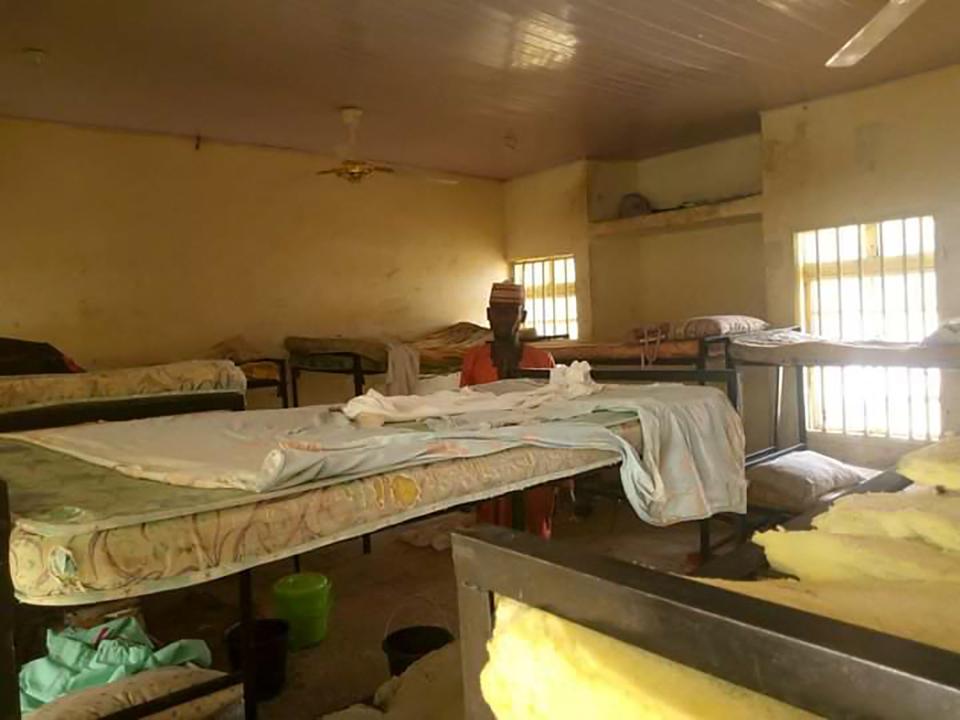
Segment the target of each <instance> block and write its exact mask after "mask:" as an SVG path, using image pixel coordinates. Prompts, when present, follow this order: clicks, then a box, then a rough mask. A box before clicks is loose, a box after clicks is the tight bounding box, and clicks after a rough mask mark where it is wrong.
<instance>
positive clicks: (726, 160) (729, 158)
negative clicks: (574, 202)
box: [588, 133, 762, 221]
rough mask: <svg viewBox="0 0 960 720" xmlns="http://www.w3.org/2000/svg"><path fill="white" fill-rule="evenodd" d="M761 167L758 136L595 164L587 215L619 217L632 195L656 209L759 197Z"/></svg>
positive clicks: (603, 217)
mask: <svg viewBox="0 0 960 720" xmlns="http://www.w3.org/2000/svg"><path fill="white" fill-rule="evenodd" d="M761 163H762V143H761V141H760V135H759V133H757V134H754V135H745V136H743V137H738V138H732V139H730V140H722V141H720V142H715V143H709V144H707V145H699V146H697V147H693V148H687V149H686V150H679V151H677V152H672V153H666V154H664V155H657V156H656V157H651V158H647V159H645V160H624V161H618V162H606V161H604V162H592V163H590V168H589V180H588V184H589V189H590V198H589V213H588V214H589V216H590V220H592V221H597V220H611V219H614V218H616V217H618V209H619V206H620V198H622V197H623V195H624V194H626V193H631V192H637V193H640V194H641V195H643V196H644V197H645V198H646V199H647V200H648V201H649V202H650V205H651V207H653V208H654V209H658V210H662V209H664V208H673V207H678V206H680V205H682V204H683V203H690V202H692V203H703V202H716V201H718V200H725V199H727V198H731V197H738V196H741V195H753V194H756V193H759V192H760V187H761V173H760V167H761Z"/></svg>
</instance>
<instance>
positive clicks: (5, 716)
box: [0, 479, 20, 720]
mask: <svg viewBox="0 0 960 720" xmlns="http://www.w3.org/2000/svg"><path fill="white" fill-rule="evenodd" d="M12 525H13V522H12V520H11V517H10V498H9V496H8V495H7V484H6V483H5V482H4V481H3V480H2V479H0V720H20V683H19V673H18V668H17V653H16V650H15V649H14V646H13V626H14V615H15V613H16V610H17V600H16V598H15V597H14V595H13V581H12V579H11V577H10V531H11V529H12Z"/></svg>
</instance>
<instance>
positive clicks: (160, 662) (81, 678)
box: [20, 617, 212, 712]
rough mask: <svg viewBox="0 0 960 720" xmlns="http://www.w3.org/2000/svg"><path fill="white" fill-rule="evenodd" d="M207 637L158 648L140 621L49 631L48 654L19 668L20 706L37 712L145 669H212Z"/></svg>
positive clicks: (116, 621)
mask: <svg viewBox="0 0 960 720" xmlns="http://www.w3.org/2000/svg"><path fill="white" fill-rule="evenodd" d="M211 662H212V657H211V655H210V648H209V647H207V644H206V643H205V642H203V641H202V640H179V641H177V642H174V643H170V644H169V645H166V646H165V647H163V648H160V649H157V648H155V647H154V645H153V642H152V641H151V640H150V638H149V637H147V634H146V633H145V632H144V631H143V629H142V628H141V627H140V625H139V623H138V622H137V621H136V619H134V618H131V617H127V618H121V619H118V620H111V621H110V622H108V623H104V624H103V625H97V626H95V627H93V628H90V629H81V628H70V627H68V628H66V629H65V630H63V631H62V632H59V633H58V632H53V631H52V630H48V631H47V655H46V657H42V658H39V659H37V660H33V661H31V662H28V663H27V664H26V665H24V666H23V667H22V668H21V669H20V709H21V711H22V712H30V711H31V710H36V709H37V708H38V707H41V706H42V705H44V704H46V703H48V702H52V701H53V700H56V699H57V698H58V697H61V696H63V695H66V694H67V693H70V692H74V691H76V690H82V689H84V688H90V687H96V686H99V685H106V684H108V683H111V682H114V681H115V680H119V679H120V678H125V677H128V676H130V675H135V674H136V673H138V672H140V671H142V670H151V669H154V668H159V667H167V666H173V665H185V664H187V663H193V664H196V665H201V666H203V667H209V666H210V663H211Z"/></svg>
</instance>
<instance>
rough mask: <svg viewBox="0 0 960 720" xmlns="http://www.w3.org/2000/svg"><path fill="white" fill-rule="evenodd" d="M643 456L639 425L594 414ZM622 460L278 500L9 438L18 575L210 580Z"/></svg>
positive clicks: (556, 461)
mask: <svg viewBox="0 0 960 720" xmlns="http://www.w3.org/2000/svg"><path fill="white" fill-rule="evenodd" d="M596 415H597V418H596V421H597V422H602V423H603V424H605V425H608V426H611V427H612V428H613V429H614V430H615V431H616V432H618V433H620V434H621V435H622V436H623V437H624V438H626V439H627V440H628V441H629V442H630V443H631V444H633V445H635V446H636V447H638V449H639V445H640V443H641V440H640V426H639V423H638V422H637V421H636V420H635V419H629V418H630V417H631V416H629V415H624V414H617V413H606V414H601V413H597V414H596ZM618 461H619V456H617V455H616V454H614V453H611V452H607V451H600V450H588V449H543V448H535V447H522V448H516V449H511V450H506V451H503V452H499V453H496V454H493V455H487V456H483V457H475V458H456V459H453V460H445V461H442V462H436V463H432V464H429V465H421V466H417V467H412V468H406V469H403V470H399V471H394V472H388V473H383V474H379V475H373V476H369V477H365V478H361V479H357V480H350V481H347V482H343V483H340V484H336V485H327V486H325V487H320V486H319V485H313V486H311V484H310V483H306V484H302V485H298V486H295V487H293V488H287V489H284V490H277V491H274V492H270V493H261V494H255V493H249V492H244V491H240V490H224V489H197V488H188V487H177V486H171V485H167V484H163V483H157V482H152V481H149V480H143V479H137V478H133V477H128V476H127V475H123V474H121V473H118V472H116V471H115V470H111V469H109V468H105V467H100V466H97V465H92V464H89V463H86V462H84V461H82V460H78V459H75V458H73V457H70V456H68V455H65V454H62V453H58V452H55V451H52V450H48V449H44V448H41V447H38V446H35V445H28V444H25V443H22V442H19V441H14V440H2V441H0V478H3V479H4V481H5V482H6V483H7V485H8V489H9V493H10V506H11V511H12V515H13V528H12V531H11V538H10V560H11V576H12V579H13V584H14V589H15V591H16V594H17V597H18V598H19V599H20V600H21V601H22V602H25V603H28V604H34V605H79V604H86V603H94V602H102V601H106V600H113V599H117V598H123V597H133V596H138V595H146V594H149V593H154V592H159V591H163V590H170V589H174V588H179V587H185V586H189V585H194V584H199V583H203V582H207V581H209V580H213V579H215V578H219V577H223V576H226V575H229V574H232V573H236V572H239V571H241V570H245V569H248V568H251V567H255V566H257V565H262V564H265V563H269V562H272V561H275V560H279V559H282V558H286V557H291V556H293V555H297V554H299V553H303V552H306V551H309V550H313V549H316V548H319V547H323V546H325V545H330V544H333V543H336V542H339V541H341V540H345V539H349V538H352V537H357V536H359V535H362V534H364V533H369V532H373V531H376V530H379V529H382V528H385V527H388V526H391V525H396V524H399V523H402V522H404V521H407V520H411V519H414V518H417V517H421V516H425V515H428V514H430V513H433V512H437V511H440V510H444V509H448V508H452V507H455V506H457V505H460V504H464V503H469V502H474V501H477V500H482V499H486V498H490V497H494V496H497V495H501V494H503V493H507V492H511V491H513V490H519V489H523V488H526V487H530V486H532V485H537V484H540V483H545V482H550V481H553V480H558V479H561V478H564V477H570V476H573V475H576V474H579V473H581V472H588V471H590V470H594V469H598V468H601V467H606V466H612V465H614V464H616V463H617V462H618Z"/></svg>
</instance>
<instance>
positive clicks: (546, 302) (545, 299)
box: [513, 255, 579, 340]
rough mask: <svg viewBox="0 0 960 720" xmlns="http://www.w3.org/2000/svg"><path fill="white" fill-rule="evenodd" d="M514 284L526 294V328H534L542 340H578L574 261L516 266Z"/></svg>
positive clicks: (547, 260) (559, 259) (528, 262)
mask: <svg viewBox="0 0 960 720" xmlns="http://www.w3.org/2000/svg"><path fill="white" fill-rule="evenodd" d="M513 281H514V282H516V283H518V284H520V285H523V289H524V291H525V292H526V296H527V305H526V307H527V322H526V327H528V328H534V329H535V330H536V331H537V335H538V336H539V337H569V338H570V339H571V340H576V339H577V337H578V335H579V325H578V323H577V291H576V285H577V271H576V267H575V266H574V262H573V258H572V257H570V256H567V255H564V256H562V257H551V258H543V259H541V260H524V261H521V262H515V263H514V264H513Z"/></svg>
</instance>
